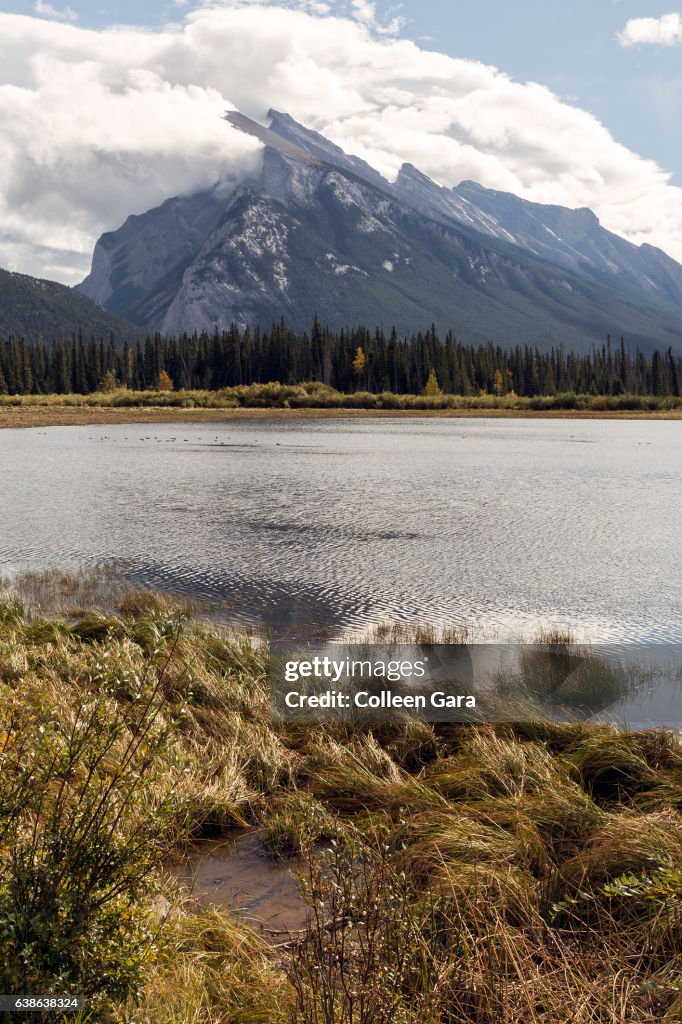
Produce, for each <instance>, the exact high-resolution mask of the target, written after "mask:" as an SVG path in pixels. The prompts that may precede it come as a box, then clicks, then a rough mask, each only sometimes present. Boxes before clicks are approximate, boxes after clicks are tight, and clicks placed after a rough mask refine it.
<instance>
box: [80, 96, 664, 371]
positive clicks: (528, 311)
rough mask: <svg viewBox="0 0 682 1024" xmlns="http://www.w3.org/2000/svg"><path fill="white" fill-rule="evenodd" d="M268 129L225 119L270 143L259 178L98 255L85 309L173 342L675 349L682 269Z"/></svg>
mask: <svg viewBox="0 0 682 1024" xmlns="http://www.w3.org/2000/svg"><path fill="white" fill-rule="evenodd" d="M269 118H270V124H269V127H264V126H263V125H260V124H257V123H256V122H254V121H252V120H250V119H249V118H247V117H244V116H243V115H241V114H238V113H236V112H233V113H230V114H228V115H227V120H228V121H230V122H231V124H232V125H233V126H234V127H236V128H238V129H240V130H241V131H246V132H248V133H250V134H252V135H254V136H256V137H257V138H258V139H259V140H260V141H261V142H263V144H264V147H265V148H264V152H263V162H262V168H261V169H260V171H259V172H258V174H257V175H255V176H254V177H252V178H251V179H250V180H247V181H245V182H242V183H241V184H240V185H230V184H228V183H225V182H221V183H219V184H217V185H215V186H213V187H212V188H210V189H207V190H205V191H201V192H198V193H195V194H194V195H190V196H178V197H175V198H172V199H168V200H167V201H166V202H165V203H162V204H161V206H159V207H157V208H156V209H153V210H150V211H148V212H147V213H144V214H142V215H140V216H133V217H129V218H128V220H127V221H126V222H125V224H124V225H123V226H122V227H121V228H119V229H118V230H117V231H113V232H109V233H107V234H105V235H103V236H102V237H101V238H100V240H99V241H98V243H97V245H96V247H95V251H94V254H93V262H92V271H91V273H90V275H89V276H88V277H87V278H86V279H85V281H84V282H83V283H82V284H81V285H80V286H79V287H80V289H81V291H82V292H83V293H84V294H85V295H87V296H88V297H89V298H91V299H93V300H94V301H96V302H99V303H101V304H102V305H104V306H105V307H106V308H107V309H108V310H110V311H111V312H112V313H115V314H117V315H119V316H122V317H126V318H128V319H130V320H133V321H135V322H137V323H141V324H144V325H146V326H147V327H149V328H155V329H159V330H161V331H163V332H165V333H169V334H177V333H180V332H182V331H184V330H187V331H192V330H194V329H198V330H201V329H206V330H213V329H214V328H215V327H216V326H218V327H227V326H229V325H230V324H231V323H232V322H235V323H238V324H240V325H242V326H243V325H245V324H246V323H249V324H251V325H254V324H260V325H262V326H267V325H269V324H270V323H271V322H273V321H275V320H279V319H280V318H281V317H284V319H285V320H286V321H287V323H288V324H289V325H290V326H291V327H292V328H294V329H297V330H303V329H306V328H308V327H309V326H310V324H311V322H312V320H313V318H314V316H315V315H316V314H317V315H318V316H319V317H320V318H321V319H322V320H324V321H325V322H326V323H329V324H330V326H333V327H341V326H345V325H349V324H355V323H358V322H363V323H366V324H369V325H370V326H372V327H373V326H375V325H380V326H383V327H384V328H390V327H391V326H392V325H394V324H395V326H396V327H397V328H398V331H399V332H400V333H410V332H413V331H416V330H419V329H423V328H424V327H425V326H427V325H428V324H430V323H431V322H432V321H433V322H435V323H436V325H437V326H438V327H439V328H441V329H447V328H450V327H453V328H454V329H455V331H456V332H457V335H458V336H459V337H460V338H461V339H462V340H465V341H469V342H477V341H487V340H494V341H496V342H499V343H500V344H504V345H509V344H517V343H519V344H524V343H528V344H531V345H538V347H540V348H548V347H549V346H551V345H564V346H565V347H566V348H568V349H572V350H576V351H579V350H585V349H586V348H588V347H591V346H592V345H593V344H594V343H597V344H601V343H602V342H603V341H604V340H605V338H606V335H607V334H611V335H612V336H614V337H616V338H619V337H620V336H621V335H624V336H625V337H626V339H627V341H628V343H629V344H632V345H639V346H640V347H641V348H642V349H644V350H645V351H650V350H652V349H653V348H655V347H658V348H661V347H664V348H667V347H668V346H672V347H673V348H674V349H675V350H679V349H680V339H681V338H682V266H680V265H679V264H678V263H676V262H675V261H674V260H672V259H671V258H670V257H668V256H666V255H665V253H663V252H661V251H660V250H657V249H654V248H653V247H652V246H646V245H644V246H639V247H638V246H635V245H632V244H631V243H629V242H627V241H625V240H624V239H622V238H619V237H618V236H616V235H614V234H612V233H611V232H609V231H607V230H605V229H604V228H602V227H601V225H600V224H599V221H598V220H597V218H596V217H595V215H594V214H593V213H591V211H589V210H568V209H564V208H562V207H557V206H543V205H540V204H537V203H529V202H526V201H524V200H522V199H519V198H518V197H516V196H513V195H509V194H507V193H502V192H496V191H493V190H489V189H485V188H482V187H481V186H479V185H476V184H475V183H473V182H463V183H462V184H461V185H458V186H457V187H456V188H454V189H446V188H443V187H442V186H440V185H438V184H436V183H435V182H433V181H432V180H431V179H429V178H428V177H426V176H425V175H423V174H421V173H420V172H419V171H418V170H417V169H416V168H414V167H412V166H411V165H408V164H406V165H404V166H403V167H402V169H401V171H400V173H399V175H398V178H397V180H396V181H395V182H393V183H391V182H388V181H387V180H386V179H385V178H383V177H382V176H381V175H380V174H379V173H378V172H377V171H375V170H374V169H373V168H372V167H370V166H369V164H367V163H365V161H363V160H360V159H359V158H357V157H353V156H349V155H348V154H346V153H344V152H343V150H341V149H340V148H339V147H338V146H336V145H334V144H333V143H332V142H330V141H329V140H327V139H325V138H324V137H323V136H321V135H319V134H318V133H316V132H313V131H310V130H309V129H307V128H305V127H303V126H302V125H300V124H298V123H297V122H296V121H294V120H293V119H292V118H291V117H289V116H288V115H286V114H281V113H278V112H276V111H270V114H269Z"/></svg>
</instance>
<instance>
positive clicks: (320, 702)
mask: <svg viewBox="0 0 682 1024" xmlns="http://www.w3.org/2000/svg"><path fill="white" fill-rule="evenodd" d="M284 702H285V704H286V706H287V707H288V708H292V709H297V710H300V709H306V708H310V709H315V710H317V709H318V708H330V709H333V708H338V709H339V710H340V711H347V710H350V709H351V708H358V709H359V710H361V711H367V710H376V709H379V710H381V709H386V710H389V709H390V710H393V709H402V708H404V709H406V710H420V709H426V708H427V707H431V708H475V707H476V698H475V697H474V696H473V695H471V694H453V693H445V692H444V691H443V690H435V691H434V692H433V693H429V694H423V693H393V691H392V690H381V691H380V692H379V693H370V692H369V691H368V690H359V691H358V692H357V693H346V692H344V691H343V690H325V691H323V692H322V693H300V692H299V691H298V690H289V692H288V693H286V694H285V695H284Z"/></svg>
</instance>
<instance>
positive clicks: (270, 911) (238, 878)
mask: <svg viewBox="0 0 682 1024" xmlns="http://www.w3.org/2000/svg"><path fill="white" fill-rule="evenodd" d="M301 866H302V864H301V861H300V860H299V859H298V858H295V857H293V858H289V859H285V860H278V859H276V858H273V857H271V856H269V855H268V853H267V851H266V850H265V847H264V846H263V843H262V841H261V839H260V837H259V835H258V833H256V832H249V833H247V834H243V833H242V834H241V835H238V836H234V837H230V838H227V839H225V838H223V839H208V840H203V841H202V842H200V843H196V844H194V845H193V846H192V847H190V848H189V849H187V850H186V851H185V852H184V853H183V854H182V856H181V857H179V858H178V859H177V860H175V861H174V862H173V863H172V864H170V865H169V868H170V870H171V872H172V874H173V875H174V876H175V878H176V880H177V881H178V882H180V884H181V885H183V886H184V887H186V889H187V890H188V891H189V892H190V893H191V894H192V896H193V897H194V898H195V899H196V900H197V901H198V902H199V903H200V904H202V905H203V906H209V905H210V904H214V905H216V906H219V907H224V908H225V909H226V910H229V911H230V912H231V913H233V914H238V915H239V916H241V917H243V918H245V919H246V920H247V921H248V922H249V924H251V925H252V926H253V927H255V928H257V929H259V930H261V931H263V932H264V933H272V934H275V935H277V934H286V933H287V932H295V931H298V930H300V929H302V928H304V927H305V924H306V918H307V916H308V906H307V904H306V903H305V901H304V900H303V897H302V896H301V894H300V891H299V888H298V885H297V883H296V880H295V878H294V874H295V873H296V872H297V871H298V870H300V868H301Z"/></svg>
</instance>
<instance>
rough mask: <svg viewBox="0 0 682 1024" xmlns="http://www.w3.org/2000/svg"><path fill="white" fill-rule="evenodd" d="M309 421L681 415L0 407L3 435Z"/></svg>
mask: <svg viewBox="0 0 682 1024" xmlns="http://www.w3.org/2000/svg"><path fill="white" fill-rule="evenodd" d="M238 419H239V420H263V419H281V420H306V419H553V420H556V419H566V420H663V421H670V420H682V408H677V409H656V410H641V409H633V410H627V409H617V410H596V409H495V408H479V409H476V408H474V409H352V408H298V409H291V408H281V407H276V406H273V407H270V408H267V407H258V408H253V407H243V406H242V407H236V408H218V407H216V408H182V407H177V406H161V405H159V406H153V405H152V406H113V405H110V406H101V405H97V406H83V405H79V406H71V407H68V406H60V405H47V404H46V405H20V406H10V405H0V429H21V428H24V429H26V428H32V427H68V426H91V425H97V424H102V425H112V424H117V423H121V424H125V423H207V422H208V423H211V422H214V423H221V422H228V421H230V420H238Z"/></svg>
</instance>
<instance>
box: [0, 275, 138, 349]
mask: <svg viewBox="0 0 682 1024" xmlns="http://www.w3.org/2000/svg"><path fill="white" fill-rule="evenodd" d="M79 330H81V331H82V333H83V335H84V336H85V337H87V338H89V337H90V336H92V335H94V336H95V337H96V338H108V337H109V335H110V334H111V333H112V332H113V334H114V335H115V337H116V339H117V340H122V339H125V338H132V337H135V336H136V335H137V334H139V329H137V328H136V327H134V326H133V324H131V323H128V322H127V321H124V320H122V319H121V318H120V317H118V316H114V315H112V314H111V313H109V312H107V311H106V310H105V309H102V307H101V306H99V305H97V303H95V302H93V301H92V300H91V299H89V298H87V297H86V296H85V295H82V294H80V293H79V292H78V291H75V290H74V289H73V288H67V287H66V286H65V285H63V284H57V282H56V281H43V280H41V279H39V278H36V277H29V276H28V275H26V274H15V273H12V272H11V271H9V270H0V339H2V338H8V337H9V336H10V335H14V336H15V337H17V338H25V339H26V340H38V339H40V338H42V339H44V340H45V341H52V340H54V339H55V338H65V337H69V335H71V334H73V333H77V332H78V331H79Z"/></svg>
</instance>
